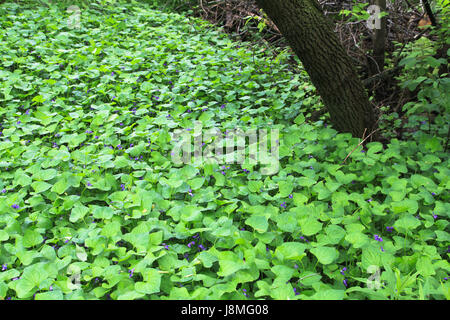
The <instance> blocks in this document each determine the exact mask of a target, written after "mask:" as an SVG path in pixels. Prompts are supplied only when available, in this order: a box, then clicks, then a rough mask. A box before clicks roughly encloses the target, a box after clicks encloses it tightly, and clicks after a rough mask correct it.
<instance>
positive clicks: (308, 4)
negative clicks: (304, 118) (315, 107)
mask: <svg viewBox="0 0 450 320" xmlns="http://www.w3.org/2000/svg"><path fill="white" fill-rule="evenodd" d="M256 2H257V3H258V5H259V7H260V8H262V9H263V10H264V11H265V12H266V13H267V15H268V16H269V18H271V19H272V21H273V22H274V23H275V24H276V25H277V27H278V29H279V30H280V32H281V34H282V35H283V36H284V37H285V38H286V40H287V41H288V42H289V45H290V46H291V47H292V49H293V50H294V52H295V53H296V54H297V56H298V57H299V59H300V61H301V62H302V64H303V66H304V68H305V70H306V72H308V74H309V76H310V78H311V81H312V83H313V84H314V86H315V87H316V88H317V90H318V92H319V94H320V96H321V97H322V100H323V102H324V105H325V106H326V108H327V110H328V112H329V113H330V116H331V121H332V124H333V126H334V128H335V129H336V130H338V131H340V132H350V133H352V135H353V136H355V137H362V136H363V134H364V131H365V130H366V136H367V134H368V133H370V132H371V130H372V129H373V128H374V123H375V116H374V112H373V108H372V106H371V104H370V102H369V100H368V96H367V93H366V91H365V89H364V86H363V84H362V82H361V80H360V79H359V78H358V74H357V72H356V69H355V67H354V65H353V63H352V61H351V59H350V57H349V56H348V55H347V53H346V52H345V50H344V48H343V46H342V45H341V43H340V42H339V39H338V37H337V36H336V34H335V33H334V32H333V24H332V23H331V21H329V20H328V19H327V18H326V17H325V15H324V14H323V12H322V9H321V8H320V6H319V4H318V2H317V0H256Z"/></svg>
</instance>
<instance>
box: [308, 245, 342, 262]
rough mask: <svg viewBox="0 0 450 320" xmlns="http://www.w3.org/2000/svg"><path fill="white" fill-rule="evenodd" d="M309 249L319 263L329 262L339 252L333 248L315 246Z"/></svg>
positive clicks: (334, 258)
mask: <svg viewBox="0 0 450 320" xmlns="http://www.w3.org/2000/svg"><path fill="white" fill-rule="evenodd" d="M310 251H311V253H312V254H313V255H315V256H316V258H317V260H319V262H320V263H321V264H330V263H332V262H333V261H335V260H336V259H337V258H338V257H339V252H338V251H337V250H336V249H335V248H330V247H317V248H313V249H311V250H310Z"/></svg>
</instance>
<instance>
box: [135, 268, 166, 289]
mask: <svg viewBox="0 0 450 320" xmlns="http://www.w3.org/2000/svg"><path fill="white" fill-rule="evenodd" d="M143 276H144V281H142V282H136V283H135V286H134V288H135V289H136V291H137V292H139V293H144V294H152V293H157V292H159V291H160V286H161V274H160V273H159V272H158V270H156V269H147V270H146V271H145V272H144V274H143Z"/></svg>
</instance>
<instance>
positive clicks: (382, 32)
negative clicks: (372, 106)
mask: <svg viewBox="0 0 450 320" xmlns="http://www.w3.org/2000/svg"><path fill="white" fill-rule="evenodd" d="M371 3H372V4H373V5H376V6H378V7H379V8H380V12H385V11H386V0H371ZM372 32H373V35H372V43H373V57H370V58H369V60H368V67H369V77H373V76H374V75H376V74H380V73H382V72H383V69H384V60H385V59H384V56H385V51H386V36H387V26H386V17H383V18H381V19H380V28H376V29H374V30H372ZM384 84H386V83H384ZM385 88H386V86H385V85H379V86H377V87H376V89H375V91H374V94H375V99H376V100H377V101H380V100H382V99H383V97H384V96H385V95H386V90H385Z"/></svg>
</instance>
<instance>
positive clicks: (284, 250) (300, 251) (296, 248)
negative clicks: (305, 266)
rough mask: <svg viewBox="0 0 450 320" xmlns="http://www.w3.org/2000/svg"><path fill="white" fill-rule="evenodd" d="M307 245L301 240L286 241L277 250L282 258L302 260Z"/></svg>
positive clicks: (276, 253)
mask: <svg viewBox="0 0 450 320" xmlns="http://www.w3.org/2000/svg"><path fill="white" fill-rule="evenodd" d="M305 249H306V245H305V244H303V243H299V242H285V243H283V244H282V245H281V246H279V247H277V249H276V250H275V256H278V257H280V259H281V260H284V259H287V260H301V259H302V258H303V257H304V256H305V253H304V252H305Z"/></svg>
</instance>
